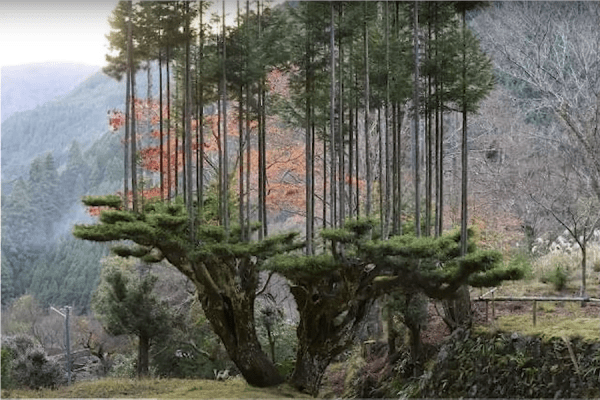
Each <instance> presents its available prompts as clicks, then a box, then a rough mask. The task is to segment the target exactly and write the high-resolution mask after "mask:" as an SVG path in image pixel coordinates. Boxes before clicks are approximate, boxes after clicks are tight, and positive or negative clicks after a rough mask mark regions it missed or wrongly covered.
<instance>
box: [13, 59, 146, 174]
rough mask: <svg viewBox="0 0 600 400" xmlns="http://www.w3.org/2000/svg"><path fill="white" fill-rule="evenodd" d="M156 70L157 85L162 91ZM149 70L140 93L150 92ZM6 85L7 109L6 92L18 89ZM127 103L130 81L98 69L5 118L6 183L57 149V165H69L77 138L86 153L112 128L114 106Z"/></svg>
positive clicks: (139, 85) (141, 85)
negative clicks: (67, 88)
mask: <svg viewBox="0 0 600 400" xmlns="http://www.w3.org/2000/svg"><path fill="white" fill-rule="evenodd" d="M3 71H4V68H3ZM155 72H156V73H154V79H155V80H156V83H154V84H153V87H154V88H155V91H157V87H158V82H157V81H158V79H157V78H158V76H157V75H158V73H157V72H158V71H155ZM145 74H146V73H145V72H143V71H141V72H139V73H138V76H139V77H138V82H139V84H138V89H137V92H138V93H140V94H142V93H143V94H145V93H146V85H147V83H146V82H147V79H145ZM73 79H75V78H73ZM4 83H5V82H4V76H3V77H2V103H3V107H4V97H5V95H7V96H10V90H14V88H13V89H10V86H9V91H8V92H5V90H6V89H5V87H4ZM124 106H125V82H124V81H121V82H117V81H116V80H114V79H112V78H110V77H108V76H107V75H105V74H104V73H103V72H102V71H101V70H100V69H97V70H96V72H95V73H93V74H92V75H91V76H89V77H87V78H86V79H84V80H83V81H82V82H80V83H79V85H77V86H76V87H75V88H74V89H72V90H70V91H69V92H68V93H66V94H64V95H62V96H60V97H58V98H55V99H54V100H51V101H48V102H46V103H44V104H41V105H38V106H37V107H35V108H34V109H32V110H27V111H22V112H16V113H14V114H12V115H11V116H9V117H8V118H7V119H6V120H5V121H3V122H2V165H1V166H2V181H3V184H5V183H7V181H13V180H15V179H17V178H19V177H24V176H26V175H27V173H28V167H29V165H30V163H31V161H32V160H33V159H34V158H35V157H37V156H39V155H40V154H44V153H47V152H52V153H53V155H54V159H55V161H56V163H57V165H58V166H60V165H63V164H64V163H65V161H66V156H67V153H68V150H69V148H70V146H71V144H72V143H73V141H74V140H77V141H78V142H79V143H80V144H81V146H82V150H83V151H85V150H86V149H87V148H89V147H90V146H91V145H92V144H93V143H94V142H95V141H97V140H98V139H100V137H102V135H103V134H105V133H106V132H108V118H107V112H108V110H111V109H114V108H117V109H124Z"/></svg>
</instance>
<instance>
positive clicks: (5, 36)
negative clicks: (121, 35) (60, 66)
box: [0, 0, 117, 66]
mask: <svg viewBox="0 0 600 400" xmlns="http://www.w3.org/2000/svg"><path fill="white" fill-rule="evenodd" d="M116 3H117V1H116V0H92V1H89V0H81V1H52V0H50V1H39V0H38V1H30V0H0V65H2V66H5V65H19V64H28V63H38V62H48V61H53V62H77V63H83V64H89V65H98V66H102V65H104V55H105V54H106V52H107V51H108V41H107V40H106V38H105V36H104V35H106V34H107V33H108V32H109V29H110V27H109V25H108V17H109V15H110V13H111V11H112V10H113V9H114V8H115V5H116Z"/></svg>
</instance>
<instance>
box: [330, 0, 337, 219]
mask: <svg viewBox="0 0 600 400" xmlns="http://www.w3.org/2000/svg"><path fill="white" fill-rule="evenodd" d="M330 5H331V25H330V35H329V38H330V41H329V52H330V64H329V68H330V73H331V76H330V79H331V86H330V88H329V89H330V91H329V197H330V199H329V220H330V224H331V226H332V227H336V225H337V215H336V207H337V198H336V187H335V186H336V160H335V25H334V16H333V2H330Z"/></svg>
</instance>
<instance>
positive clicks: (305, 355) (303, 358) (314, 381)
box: [290, 342, 331, 397]
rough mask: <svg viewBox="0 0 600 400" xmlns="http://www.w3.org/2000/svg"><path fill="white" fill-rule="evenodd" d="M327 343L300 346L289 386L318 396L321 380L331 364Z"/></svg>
mask: <svg viewBox="0 0 600 400" xmlns="http://www.w3.org/2000/svg"><path fill="white" fill-rule="evenodd" d="M328 350H329V349H328V346H327V343H325V342H321V344H320V345H318V344H317V345H311V346H306V345H301V344H299V349H298V351H297V352H296V366H295V369H294V373H293V374H292V377H291V378H290V384H291V385H292V386H294V387H295V388H296V389H298V390H299V391H301V392H306V393H308V394H310V395H311V396H315V397H316V396H318V394H319V387H320V386H321V380H322V379H323V375H324V374H325V370H326V369H327V366H328V365H329V363H330V362H331V356H330V355H329V354H328V353H329V351H328Z"/></svg>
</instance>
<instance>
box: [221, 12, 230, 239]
mask: <svg viewBox="0 0 600 400" xmlns="http://www.w3.org/2000/svg"><path fill="white" fill-rule="evenodd" d="M225 29H226V28H225V2H223V78H222V79H223V82H222V85H223V103H222V104H223V166H222V168H223V170H222V171H223V187H222V190H223V196H222V199H223V206H222V207H223V225H224V227H225V232H226V234H227V235H229V152H228V145H227V75H226V72H225V71H226V68H225V66H226V63H227V47H226V44H225V42H226V41H227V38H226V32H225Z"/></svg>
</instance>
